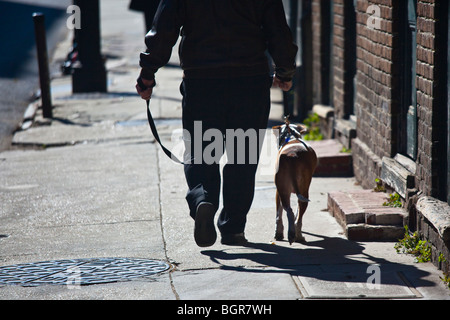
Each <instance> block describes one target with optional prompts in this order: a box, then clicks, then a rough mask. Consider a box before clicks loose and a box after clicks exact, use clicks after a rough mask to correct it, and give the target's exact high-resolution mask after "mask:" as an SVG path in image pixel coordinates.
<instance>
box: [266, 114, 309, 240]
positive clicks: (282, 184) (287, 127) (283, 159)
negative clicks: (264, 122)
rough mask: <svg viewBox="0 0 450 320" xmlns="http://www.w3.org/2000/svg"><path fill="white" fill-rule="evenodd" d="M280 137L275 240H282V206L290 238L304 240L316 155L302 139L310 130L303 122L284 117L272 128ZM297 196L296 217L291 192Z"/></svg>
mask: <svg viewBox="0 0 450 320" xmlns="http://www.w3.org/2000/svg"><path fill="white" fill-rule="evenodd" d="M272 131H273V133H274V134H275V136H277V137H278V143H277V144H278V154H277V159H276V173H275V186H276V190H277V191H276V210H277V218H276V231H275V240H278V241H279V240H283V238H284V237H283V229H284V227H283V220H282V215H283V209H284V210H285V211H286V213H287V218H288V223H289V227H288V240H289V244H292V242H304V241H305V238H304V237H303V235H302V219H303V215H304V214H305V211H306V209H307V207H308V202H309V201H310V200H309V199H308V197H309V186H310V184H311V180H312V176H313V174H314V171H315V169H316V166H317V155H316V152H315V151H314V149H313V148H312V147H311V146H310V145H309V144H307V143H306V142H305V141H304V140H303V139H302V134H304V133H305V132H306V131H307V129H306V127H304V126H303V125H294V124H290V122H289V117H285V124H284V125H279V126H274V127H272ZM292 194H295V195H296V196H297V199H298V210H297V216H296V217H295V216H294V212H293V211H292V208H291V201H290V199H291V195H292Z"/></svg>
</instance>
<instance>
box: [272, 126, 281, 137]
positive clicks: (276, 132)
mask: <svg viewBox="0 0 450 320" xmlns="http://www.w3.org/2000/svg"><path fill="white" fill-rule="evenodd" d="M280 129H281V125H279V126H274V127H272V133H273V134H274V135H275V137H277V138H278V137H279V136H280Z"/></svg>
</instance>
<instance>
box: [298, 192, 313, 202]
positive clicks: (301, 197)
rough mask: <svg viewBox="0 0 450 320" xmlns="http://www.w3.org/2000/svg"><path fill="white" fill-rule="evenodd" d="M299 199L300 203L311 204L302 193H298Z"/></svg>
mask: <svg viewBox="0 0 450 320" xmlns="http://www.w3.org/2000/svg"><path fill="white" fill-rule="evenodd" d="M297 198H298V201H301V202H311V200H309V199H308V198H305V197H304V196H302V195H301V194H300V193H297Z"/></svg>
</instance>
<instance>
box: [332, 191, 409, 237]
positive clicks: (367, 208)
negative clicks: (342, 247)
mask: <svg viewBox="0 0 450 320" xmlns="http://www.w3.org/2000/svg"><path fill="white" fill-rule="evenodd" d="M387 199H388V195H387V194H386V193H380V192H374V191H372V190H355V191H349V192H341V191H336V192H330V193H329V194H328V212H329V213H330V214H331V216H333V217H334V218H335V219H336V221H337V222H338V223H339V224H340V225H341V227H342V228H343V230H344V233H345V236H346V237H347V238H348V239H349V240H359V241H373V240H386V241H388V240H389V241H397V240H398V239H401V238H402V237H403V235H404V227H403V226H404V225H405V224H406V223H407V221H408V213H407V212H406V210H404V209H403V208H392V207H386V206H383V202H384V201H386V200H387Z"/></svg>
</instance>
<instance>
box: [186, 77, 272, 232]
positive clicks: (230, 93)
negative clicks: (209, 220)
mask: <svg viewBox="0 0 450 320" xmlns="http://www.w3.org/2000/svg"><path fill="white" fill-rule="evenodd" d="M271 84H272V78H271V77H269V76H268V75H259V76H249V77H236V78H227V79H192V78H185V79H184V80H183V83H182V84H181V87H180V91H181V93H182V95H183V129H185V130H187V131H188V132H189V135H188V138H185V146H186V153H185V157H184V160H185V162H186V161H187V160H191V161H190V163H188V164H185V166H184V171H185V176H186V180H187V184H188V187H189V191H188V193H187V196H186V200H187V202H188V205H189V209H190V215H191V217H192V218H194V219H195V212H196V208H197V206H198V204H199V203H201V202H204V201H205V202H210V203H212V204H213V205H214V206H215V208H216V210H217V209H218V207H219V196H220V187H221V175H220V165H219V161H205V157H204V156H209V157H210V158H211V156H213V157H214V158H215V159H218V158H220V156H221V150H220V148H211V146H212V145H210V144H212V143H213V142H214V141H215V140H214V138H209V139H210V140H212V141H204V140H208V137H209V135H206V136H205V137H204V133H205V132H207V130H208V129H215V132H217V129H218V130H220V132H221V134H222V135H223V140H222V141H223V143H224V148H223V149H224V150H227V156H228V160H227V164H226V165H225V166H224V168H223V175H222V178H223V209H222V211H221V213H220V215H219V219H218V222H217V225H218V228H219V231H220V232H221V233H222V234H235V233H241V232H243V231H244V228H245V224H246V221H247V220H246V217H247V213H248V211H249V210H250V207H251V204H252V201H253V196H254V189H255V174H256V169H257V162H258V160H259V153H260V147H261V145H262V142H263V141H262V140H263V137H264V135H263V134H260V133H261V130H265V129H266V128H267V121H268V117H269V111H270V87H271ZM194 128H196V129H197V132H195V130H194ZM199 128H201V133H199V132H198V131H199ZM239 129H242V130H239ZM251 131H254V132H253V133H255V134H256V136H257V139H258V142H257V143H256V145H255V141H251V142H250V143H249V141H250V139H247V140H246V143H245V149H244V150H243V149H242V148H240V147H242V144H239V143H238V142H237V141H236V140H235V141H234V142H233V144H232V145H234V147H235V150H234V151H233V154H234V159H232V163H230V160H231V159H230V156H231V154H230V153H228V151H229V150H228V146H230V143H231V142H230V141H227V140H226V137H227V136H229V135H228V134H227V133H230V132H234V133H235V134H236V135H237V134H238V133H239V132H240V133H242V132H246V133H250V135H251ZM262 133H264V131H262ZM189 136H190V137H189ZM189 138H190V139H189ZM205 138H206V139H205ZM199 139H200V140H199ZM196 143H197V149H196ZM198 143H201V144H202V145H201V148H200V147H199V146H198ZM218 144H220V143H218V142H216V144H215V145H216V146H217V145H218ZM208 145H210V147H209V148H208ZM199 148H200V150H201V153H202V154H201V155H200V156H201V159H199V152H198V151H199ZM205 148H206V149H205ZM236 148H237V150H236ZM212 149H214V151H216V152H218V153H217V154H215V153H214V152H213V151H211V150H212ZM217 149H219V150H217ZM196 151H197V152H196ZM206 151H208V152H206ZM242 152H245V161H242ZM255 152H256V153H257V155H256V159H257V160H256V161H255V154H254V153H255ZM222 154H223V152H222Z"/></svg>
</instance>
